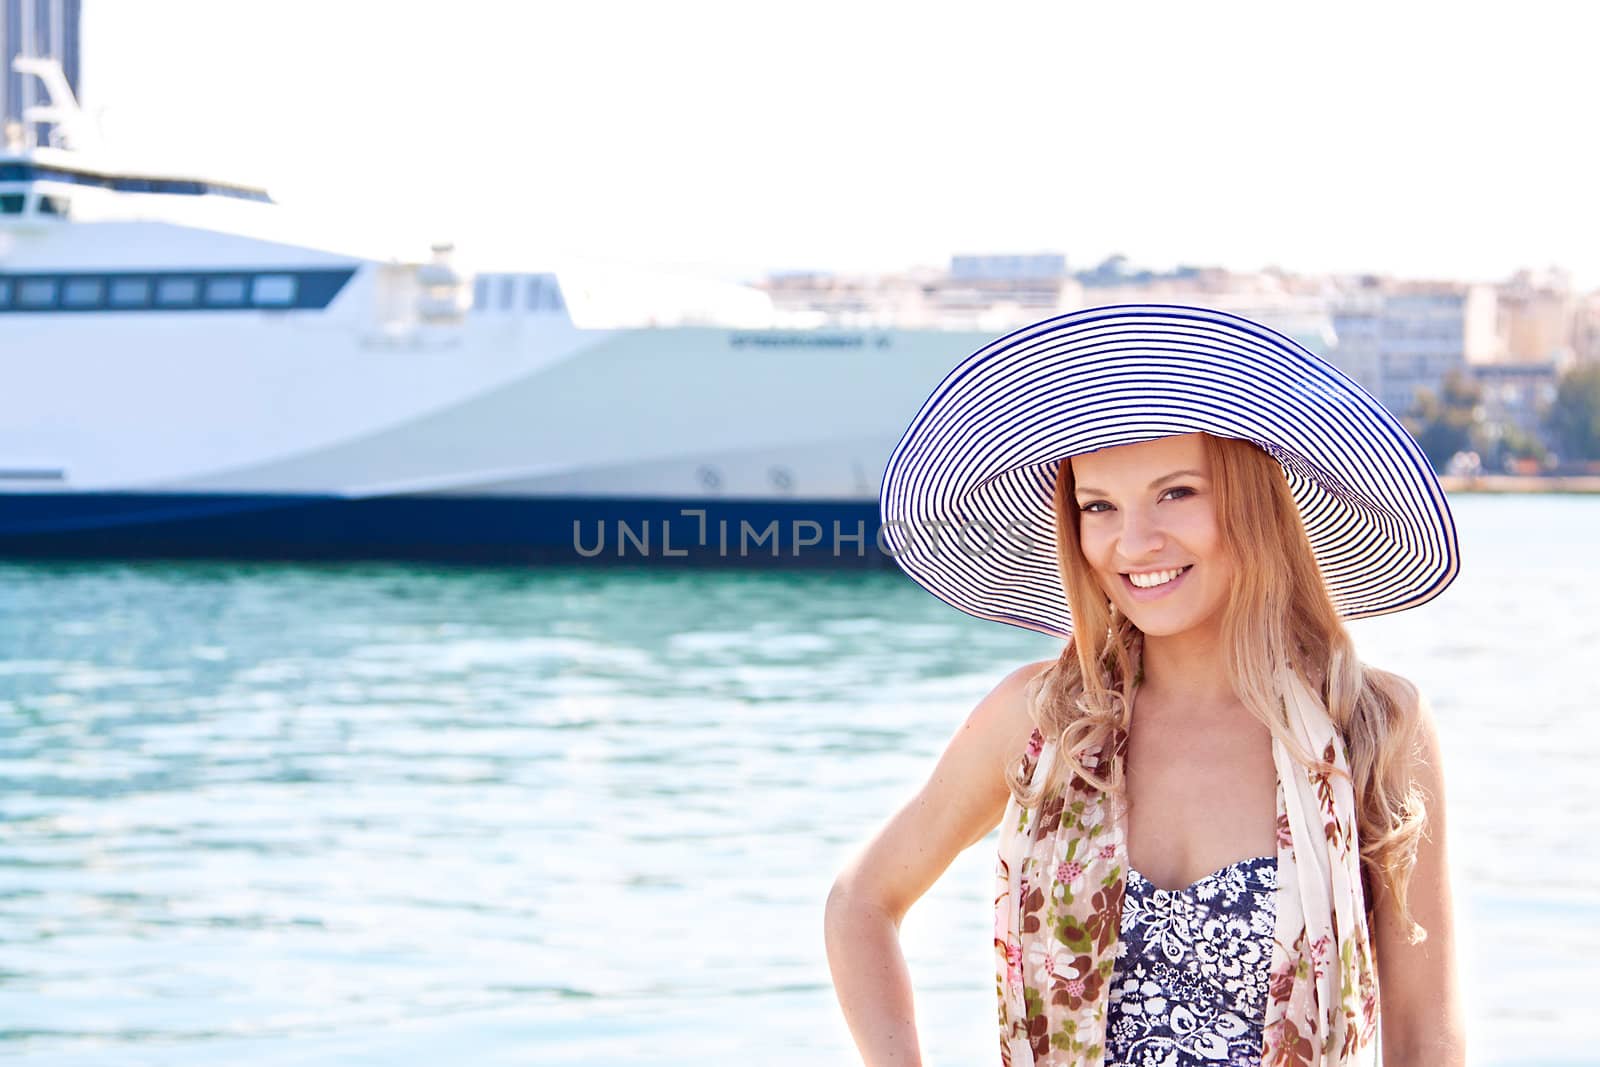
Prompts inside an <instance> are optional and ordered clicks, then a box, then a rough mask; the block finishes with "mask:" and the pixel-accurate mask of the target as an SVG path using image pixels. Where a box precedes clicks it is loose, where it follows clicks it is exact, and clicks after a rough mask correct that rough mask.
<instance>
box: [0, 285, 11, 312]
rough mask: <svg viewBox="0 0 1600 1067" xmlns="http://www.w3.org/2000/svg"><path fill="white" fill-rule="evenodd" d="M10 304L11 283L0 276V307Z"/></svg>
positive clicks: (6, 306)
mask: <svg viewBox="0 0 1600 1067" xmlns="http://www.w3.org/2000/svg"><path fill="white" fill-rule="evenodd" d="M10 306H11V283H10V282H8V281H6V280H5V279H3V278H0V308H8V307H10Z"/></svg>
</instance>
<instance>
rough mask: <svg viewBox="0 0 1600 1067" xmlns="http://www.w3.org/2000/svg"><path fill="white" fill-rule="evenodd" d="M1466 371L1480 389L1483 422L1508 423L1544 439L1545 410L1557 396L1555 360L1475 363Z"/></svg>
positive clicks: (1493, 424) (1491, 423)
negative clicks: (1481, 391) (1543, 361)
mask: <svg viewBox="0 0 1600 1067" xmlns="http://www.w3.org/2000/svg"><path fill="white" fill-rule="evenodd" d="M1468 373H1469V375H1470V377H1471V378H1472V380H1473V381H1475V382H1477V383H1478V385H1479V386H1480V387H1481V388H1482V390H1483V403H1482V421H1483V422H1484V423H1485V424H1486V425H1490V426H1505V425H1511V426H1515V427H1517V428H1518V429H1520V430H1522V431H1523V432H1524V433H1527V434H1529V435H1530V436H1532V437H1535V438H1538V439H1539V440H1544V439H1545V432H1544V427H1543V419H1544V413H1545V410H1546V409H1547V408H1548V407H1549V405H1550V402H1551V401H1552V400H1554V399H1555V397H1556V379H1557V377H1558V371H1557V369H1556V365H1555V364H1554V363H1527V362H1515V363H1476V364H1473V365H1472V366H1471V367H1469V368H1468Z"/></svg>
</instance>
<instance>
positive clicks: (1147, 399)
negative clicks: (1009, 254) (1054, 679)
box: [879, 304, 1460, 638]
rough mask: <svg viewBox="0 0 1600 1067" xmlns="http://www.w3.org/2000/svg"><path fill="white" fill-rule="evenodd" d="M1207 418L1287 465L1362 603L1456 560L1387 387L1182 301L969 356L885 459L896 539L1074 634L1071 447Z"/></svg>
mask: <svg viewBox="0 0 1600 1067" xmlns="http://www.w3.org/2000/svg"><path fill="white" fill-rule="evenodd" d="M1196 431H1201V432H1205V433H1209V434H1213V435H1215V436H1218V437H1232V438H1238V439H1241V440H1246V441H1250V442H1253V443H1254V444H1256V445H1259V446H1260V447H1261V448H1263V449H1264V450H1266V451H1267V452H1268V453H1269V454H1270V455H1272V456H1273V457H1274V458H1276V459H1277V460H1278V461H1279V463H1281V464H1282V465H1283V469H1284V473H1285V476H1286V477H1287V480H1288V483H1289V488H1290V490H1291V492H1292V493H1293V494H1294V499H1295V503H1296V505H1297V506H1298V507H1299V510H1300V518H1301V521H1302V522H1303V523H1304V525H1305V529H1306V534H1307V536H1308V538H1309V539H1310V542H1311V547H1312V549H1313V551H1314V552H1315V553H1316V557H1317V563H1318V565H1319V566H1320V568H1321V570H1322V576H1323V579H1324V581H1325V582H1326V584H1327V587H1328V591H1329V594H1330V596H1331V598H1332V600H1333V603H1334V606H1335V607H1336V608H1337V609H1338V611H1339V613H1340V614H1341V615H1342V616H1344V617H1346V618H1363V617H1366V616H1371V615H1382V614H1386V613H1389V612H1394V611H1400V610H1402V609H1405V608H1410V607H1415V606H1416V605H1418V604H1422V603H1425V602H1426V601H1428V600H1431V599H1433V598H1434V597H1436V596H1438V595H1439V594H1440V593H1441V592H1443V590H1444V589H1445V587H1446V586H1448V585H1449V584H1450V582H1451V581H1452V580H1453V579H1454V577H1455V575H1456V572H1457V570H1458V569H1459V566H1460V564H1459V555H1458V553H1459V549H1458V545H1457V540H1456V530H1455V522H1454V520H1453V518H1452V516H1451V514H1450V508H1449V505H1448V503H1447V502H1446V500H1445V494H1444V490H1443V488H1442V487H1441V486H1440V484H1439V480H1438V478H1437V476H1436V475H1435V474H1434V471H1433V467H1432V465H1431V464H1429V462H1428V460H1427V457H1426V456H1424V455H1423V453H1422V450H1421V449H1420V448H1419V447H1418V446H1417V443H1416V441H1415V439H1413V438H1412V436H1411V434H1410V433H1409V432H1407V431H1406V429H1405V427H1404V426H1402V425H1401V424H1400V423H1399V421H1398V420H1397V419H1396V418H1395V417H1394V416H1393V415H1392V414H1391V413H1390V412H1389V411H1388V410H1387V409H1386V408H1384V407H1383V405H1382V404H1380V403H1379V402H1378V401H1377V400H1375V399H1374V398H1373V397H1372V396H1371V395H1370V394H1368V393H1367V391H1366V390H1364V389H1363V388H1361V386H1360V385H1358V384H1357V383H1356V382H1354V381H1353V380H1351V379H1350V378H1349V377H1347V376H1346V375H1345V374H1343V373H1342V372H1341V371H1339V370H1338V368H1336V367H1334V366H1333V365H1332V364H1331V363H1329V362H1327V361H1326V360H1324V359H1322V358H1321V357H1319V356H1317V355H1315V354H1314V353H1312V352H1310V351H1308V350H1307V349H1305V348H1304V347H1302V346H1301V345H1299V344H1297V343H1296V342H1295V341H1293V340H1291V339H1290V338H1288V337H1285V336H1283V335H1282V334H1280V333H1277V332H1276V331H1274V330H1271V329H1268V328H1267V327H1265V326H1262V325H1260V324H1258V323H1254V322H1251V321H1249V320H1248V319H1243V318H1240V317H1238V316H1236V315H1230V314H1228V313H1226V312H1220V311H1213V310H1209V309H1205V308H1193V307H1184V306H1179V305H1168V304H1129V305H1116V306H1109V307H1099V308H1090V309H1087V310H1084V311H1077V312H1073V313H1071V314H1067V315H1062V316H1059V317H1057V318H1052V319H1046V320H1044V321H1042V322H1038V323H1035V324H1033V325H1031V326H1027V327H1024V328H1023V329H1020V330H1017V331H1015V332H1014V333H1010V334H1007V335H1006V336H1004V337H1001V338H999V339H997V340H995V341H993V342H991V343H990V344H988V345H986V346H984V347H983V348H981V349H979V350H978V351H977V352H974V353H973V354H972V355H970V356H968V357H966V358H965V359H963V360H962V361H961V362H960V363H959V364H957V365H956V366H955V367H954V368H953V369H952V370H951V371H950V373H949V374H948V375H946V376H945V378H944V380H943V382H941V383H940V385H939V386H938V388H936V389H935V390H934V391H933V393H932V394H931V395H930V396H929V397H928V399H927V400H926V401H925V402H924V403H923V405H922V407H921V409H920V410H919V411H918V412H917V414H916V416H915V417H914V418H913V419H912V421H911V424H910V426H909V427H908V428H907V429H906V431H905V433H904V434H903V435H902V436H901V439H900V442H899V444H897V445H896V446H895V449H894V451H893V453H892V454H891V455H890V457H889V461H888V464H887V466H886V468H885V470H884V476H883V483H882V486H881V488H880V491H879V510H880V513H881V517H882V522H883V531H882V537H883V540H884V542H885V544H886V546H887V547H886V551H888V552H890V553H891V554H892V555H893V557H894V559H895V560H896V562H898V563H899V565H900V566H901V568H903V569H904V570H905V572H906V573H907V574H908V575H910V576H911V577H912V578H913V579H914V580H915V581H916V582H917V583H918V584H920V585H922V586H923V587H924V588H925V589H927V590H928V591H929V592H930V593H932V594H933V595H934V596H937V597H938V598H939V599H941V600H943V601H945V602H946V603H948V604H950V605H951V606H952V607H955V608H958V609H960V610H961V611H964V612H966V613H968V614H970V615H975V616H977V617H978V618H982V619H989V620H992V621H995V622H1003V623H1007V624H1009V625H1013V626H1020V627H1024V628H1026V629H1029V630H1035V631H1038V632H1040V633H1047V634H1052V635H1054V636H1057V637H1061V638H1066V637H1068V636H1070V634H1071V632H1072V612H1071V608H1070V606H1069V605H1068V604H1067V600H1066V596H1065V593H1064V592H1063V591H1062V588H1061V579H1060V576H1059V573H1058V571H1057V567H1056V553H1055V512H1054V501H1053V498H1052V486H1053V485H1054V482H1055V478H1056V471H1057V469H1058V468H1059V465H1060V463H1061V461H1062V460H1064V459H1066V458H1068V457H1070V456H1075V455H1081V454H1083V453H1086V452H1093V451H1098V450H1100V449H1103V448H1111V447H1115V446H1117V445H1125V444H1134V443H1137V442H1140V441H1149V440H1154V439H1156V438H1161V437H1168V436H1172V435H1174V434H1184V433H1193V432H1196Z"/></svg>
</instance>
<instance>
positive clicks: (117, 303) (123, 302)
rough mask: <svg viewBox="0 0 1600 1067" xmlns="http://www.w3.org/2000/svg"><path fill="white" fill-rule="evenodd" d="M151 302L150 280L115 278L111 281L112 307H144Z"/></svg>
mask: <svg viewBox="0 0 1600 1067" xmlns="http://www.w3.org/2000/svg"><path fill="white" fill-rule="evenodd" d="M149 302H150V279H148V278H114V279H112V281H111V306H112V307H117V308H129V307H144V306H145V305H146V304H148V303H149Z"/></svg>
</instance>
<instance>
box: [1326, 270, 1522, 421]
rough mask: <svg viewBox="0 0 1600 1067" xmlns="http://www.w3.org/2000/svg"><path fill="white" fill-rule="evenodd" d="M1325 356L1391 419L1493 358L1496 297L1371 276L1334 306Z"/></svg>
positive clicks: (1469, 288)
mask: <svg viewBox="0 0 1600 1067" xmlns="http://www.w3.org/2000/svg"><path fill="white" fill-rule="evenodd" d="M1333 328H1334V332H1335V333H1336V334H1337V336H1338V342H1337V344H1336V346H1335V347H1334V349H1333V351H1332V352H1331V353H1329V356H1330V358H1331V359H1332V360H1333V362H1334V363H1335V364H1337V365H1338V366H1339V368H1340V369H1341V370H1343V371H1344V372H1345V373H1346V374H1349V375H1350V376H1351V377H1352V378H1354V379H1356V381H1357V382H1359V383H1360V384H1361V385H1362V387H1363V388H1365V389H1366V390H1367V391H1368V392H1369V393H1371V394H1373V395H1374V396H1375V397H1377V398H1378V400H1379V402H1380V403H1382V404H1383V406H1384V407H1386V408H1388V409H1389V410H1390V411H1392V412H1394V413H1395V414H1396V415H1405V414H1406V413H1407V412H1408V411H1410V410H1411V407H1412V405H1413V404H1414V403H1415V402H1416V395H1417V393H1418V391H1420V390H1423V389H1426V390H1428V391H1430V392H1435V393H1437V392H1438V390H1439V388H1440V386H1441V385H1442V384H1443V382H1444V379H1445V376H1446V375H1448V374H1449V373H1450V372H1451V371H1457V372H1461V373H1465V372H1466V370H1467V367H1468V365H1469V364H1471V363H1488V362H1491V361H1493V360H1494V358H1495V356H1496V354H1497V346H1496V337H1495V294H1494V290H1493V289H1492V288H1491V287H1489V286H1485V285H1465V284H1459V283H1455V282H1385V281H1380V280H1376V279H1374V280H1373V281H1372V283H1371V284H1370V285H1367V286H1364V287H1362V288H1360V289H1357V290H1356V291H1354V292H1352V293H1351V294H1349V295H1347V296H1345V297H1343V298H1341V299H1340V300H1339V301H1337V302H1336V304H1335V307H1334V309H1333Z"/></svg>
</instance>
